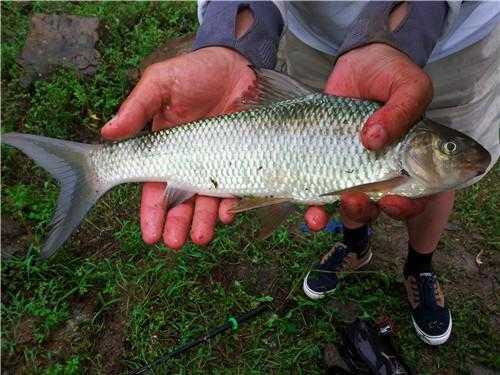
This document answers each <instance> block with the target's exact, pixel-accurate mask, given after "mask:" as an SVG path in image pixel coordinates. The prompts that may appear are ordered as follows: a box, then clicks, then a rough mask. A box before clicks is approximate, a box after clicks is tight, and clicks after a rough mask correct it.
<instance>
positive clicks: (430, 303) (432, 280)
mask: <svg viewBox="0 0 500 375" xmlns="http://www.w3.org/2000/svg"><path fill="white" fill-rule="evenodd" d="M415 281H416V288H412V290H413V293H417V294H416V295H415V296H414V297H415V300H416V301H417V303H418V304H419V305H420V304H422V306H424V307H426V308H431V309H432V308H435V307H436V305H437V301H436V295H437V293H438V292H437V283H436V277H435V276H434V275H432V274H430V275H429V276H427V275H424V276H422V275H419V276H418V277H416V280H415Z"/></svg>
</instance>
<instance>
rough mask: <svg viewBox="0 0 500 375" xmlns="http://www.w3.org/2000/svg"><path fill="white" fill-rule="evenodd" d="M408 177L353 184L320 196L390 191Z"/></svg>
mask: <svg viewBox="0 0 500 375" xmlns="http://www.w3.org/2000/svg"><path fill="white" fill-rule="evenodd" d="M408 179H409V177H408V176H397V177H392V178H390V179H387V180H382V181H377V182H371V183H369V184H363V185H358V186H353V187H350V188H347V189H342V190H337V191H332V192H330V193H325V194H321V195H320V197H326V196H329V195H341V194H343V193H350V192H358V193H386V192H388V191H391V190H393V189H395V188H397V187H398V186H400V185H402V184H404V183H405V182H407V181H408Z"/></svg>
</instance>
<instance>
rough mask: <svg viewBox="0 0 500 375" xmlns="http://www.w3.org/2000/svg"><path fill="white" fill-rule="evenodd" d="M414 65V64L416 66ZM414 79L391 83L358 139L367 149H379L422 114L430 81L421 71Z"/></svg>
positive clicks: (405, 130)
mask: <svg viewBox="0 0 500 375" xmlns="http://www.w3.org/2000/svg"><path fill="white" fill-rule="evenodd" d="M415 69H416V68H415ZM415 75H416V76H417V77H418V78H417V79H415V80H405V81H401V82H398V83H397V84H395V85H394V87H395V88H393V89H391V92H390V96H389V100H387V102H386V103H385V104H384V106H383V107H382V108H380V109H379V110H377V111H376V112H375V113H374V114H373V115H372V116H370V118H369V119H368V120H367V121H366V123H365V125H364V127H363V130H362V131H361V141H362V143H363V145H364V146H365V147H366V148H368V149H369V150H379V149H381V148H383V147H384V146H386V145H388V144H390V143H392V142H394V141H396V140H397V139H398V138H399V137H401V136H402V135H403V134H405V133H406V132H407V131H408V129H409V128H410V127H411V126H412V125H413V124H414V123H415V122H416V121H417V120H418V119H419V118H420V117H421V116H422V114H423V113H424V111H425V108H426V107H427V106H428V105H429V103H430V102H431V100H432V92H433V89H432V82H431V80H430V78H429V76H428V75H427V74H425V73H423V72H421V71H420V72H418V71H417V72H415Z"/></svg>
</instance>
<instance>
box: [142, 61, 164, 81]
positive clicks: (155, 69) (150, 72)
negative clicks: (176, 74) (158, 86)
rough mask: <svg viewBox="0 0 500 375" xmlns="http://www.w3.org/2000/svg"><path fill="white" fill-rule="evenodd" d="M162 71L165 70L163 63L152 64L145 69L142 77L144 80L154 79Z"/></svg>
mask: <svg viewBox="0 0 500 375" xmlns="http://www.w3.org/2000/svg"><path fill="white" fill-rule="evenodd" d="M162 69H163V64H162V63H154V64H151V65H149V66H148V67H147V68H146V69H144V72H143V73H142V76H143V77H144V79H151V78H154V77H156V76H157V75H158V74H159V73H160V71H161V70H162Z"/></svg>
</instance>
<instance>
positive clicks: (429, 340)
mask: <svg viewBox="0 0 500 375" xmlns="http://www.w3.org/2000/svg"><path fill="white" fill-rule="evenodd" d="M411 320H412V322H413V326H414V327H415V331H417V335H418V337H420V339H421V340H422V341H423V342H425V343H426V344H429V345H432V346H436V345H442V344H444V343H445V342H446V341H448V339H449V338H450V335H451V326H452V325H453V324H452V320H451V313H450V325H449V326H448V328H447V329H446V332H445V333H443V334H442V335H438V336H431V335H428V334H426V333H425V332H424V331H422V330H421V329H420V327H419V326H418V324H417V322H415V319H413V316H412V317H411Z"/></svg>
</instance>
